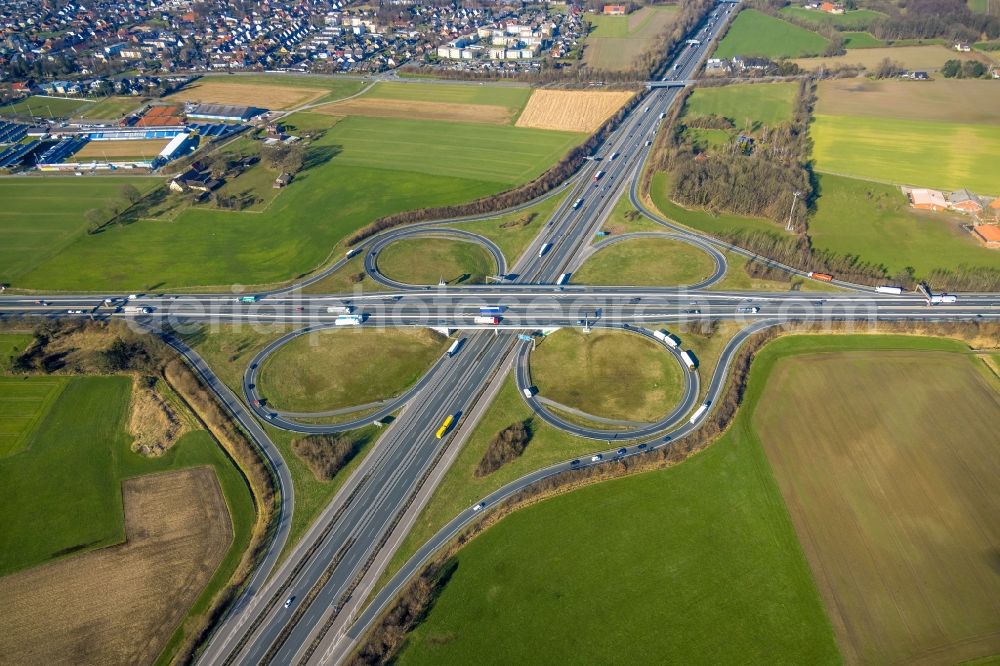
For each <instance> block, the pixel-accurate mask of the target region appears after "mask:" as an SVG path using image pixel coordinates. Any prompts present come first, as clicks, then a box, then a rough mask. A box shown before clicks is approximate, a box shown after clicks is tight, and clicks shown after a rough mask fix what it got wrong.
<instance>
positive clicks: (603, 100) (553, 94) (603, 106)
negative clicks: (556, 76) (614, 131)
mask: <svg viewBox="0 0 1000 666" xmlns="http://www.w3.org/2000/svg"><path fill="white" fill-rule="evenodd" d="M632 95H633V93H631V92H627V91H619V92H615V91H595V90H536V91H534V92H533V93H532V94H531V97H530V98H529V99H528V104H527V106H525V107H524V111H522V112H521V116H520V117H519V118H518V119H517V123H516V125H517V126H518V127H537V128H539V129H549V130H562V131H566V132H593V131H595V130H596V129H597V128H598V127H600V126H601V125H602V124H603V123H604V121H606V120H607V119H608V118H610V117H611V116H612V115H614V113H615V112H616V111H618V109H620V108H621V107H622V106H623V105H624V104H625V102H627V101H629V100H630V99H631V98H632Z"/></svg>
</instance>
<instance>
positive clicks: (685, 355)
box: [681, 350, 695, 371]
mask: <svg viewBox="0 0 1000 666" xmlns="http://www.w3.org/2000/svg"><path fill="white" fill-rule="evenodd" d="M681 360H682V361H684V365H686V366H687V369H688V370H692V371H693V370H694V369H695V363H694V356H692V355H691V352H689V351H687V350H685V351H682V352H681Z"/></svg>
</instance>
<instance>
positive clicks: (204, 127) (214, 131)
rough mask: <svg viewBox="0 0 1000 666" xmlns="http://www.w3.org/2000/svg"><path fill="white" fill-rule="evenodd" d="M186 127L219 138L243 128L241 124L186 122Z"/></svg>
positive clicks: (212, 137)
mask: <svg viewBox="0 0 1000 666" xmlns="http://www.w3.org/2000/svg"><path fill="white" fill-rule="evenodd" d="M188 129H189V130H192V131H194V132H197V133H198V134H200V135H201V136H203V137H206V138H210V139H219V138H222V137H226V136H229V135H230V134H234V133H236V132H238V131H240V130H241V129H243V125H227V124H226V123H188Z"/></svg>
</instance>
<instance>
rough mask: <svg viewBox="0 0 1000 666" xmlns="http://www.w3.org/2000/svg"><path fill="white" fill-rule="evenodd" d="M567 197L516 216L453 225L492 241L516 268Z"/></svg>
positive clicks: (545, 203)
mask: <svg viewBox="0 0 1000 666" xmlns="http://www.w3.org/2000/svg"><path fill="white" fill-rule="evenodd" d="M566 196H567V195H565V194H563V195H555V196H552V197H549V198H548V199H546V200H545V201H542V202H541V203H538V204H535V205H534V206H531V207H529V208H526V209H524V210H522V211H518V212H516V213H509V214H507V215H501V216H499V217H494V218H490V219H488V220H478V221H476V222H463V223H462V224H456V225H453V228H455V229H462V230H464V231H471V232H472V233H474V234H479V235H481V236H485V237H486V238H489V239H490V240H491V241H493V242H494V243H496V245H497V247H499V248H500V251H501V252H503V256H504V258H505V259H506V260H507V265H508V266H513V265H514V263H515V262H516V261H517V260H518V258H520V256H521V255H522V254H523V253H524V251H525V249H527V247H528V245H530V244H531V241H532V240H534V238H535V236H537V235H538V232H539V231H541V229H542V228H543V227H544V226H545V225H546V224H547V223H548V221H549V218H550V217H551V216H552V212H553V211H555V209H556V207H557V206H558V205H559V204H560V203H562V201H563V200H564V199H565V198H566Z"/></svg>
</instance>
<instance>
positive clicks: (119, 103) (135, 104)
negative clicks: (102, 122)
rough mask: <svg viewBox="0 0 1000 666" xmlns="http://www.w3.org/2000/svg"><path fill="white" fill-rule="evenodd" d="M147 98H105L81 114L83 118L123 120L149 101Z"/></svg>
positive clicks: (89, 106)
mask: <svg viewBox="0 0 1000 666" xmlns="http://www.w3.org/2000/svg"><path fill="white" fill-rule="evenodd" d="M147 99H148V98H146V97H115V96H112V97H105V98H104V99H102V100H99V101H97V102H95V103H93V104H90V105H88V106H87V107H86V108H84V109H83V110H82V113H80V117H81V118H105V119H109V120H113V119H117V118H121V117H122V116H124V115H125V114H126V113H128V112H130V111H134V110H135V109H138V108H139V107H140V106H142V104H144V103H145V102H146V101H147Z"/></svg>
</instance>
